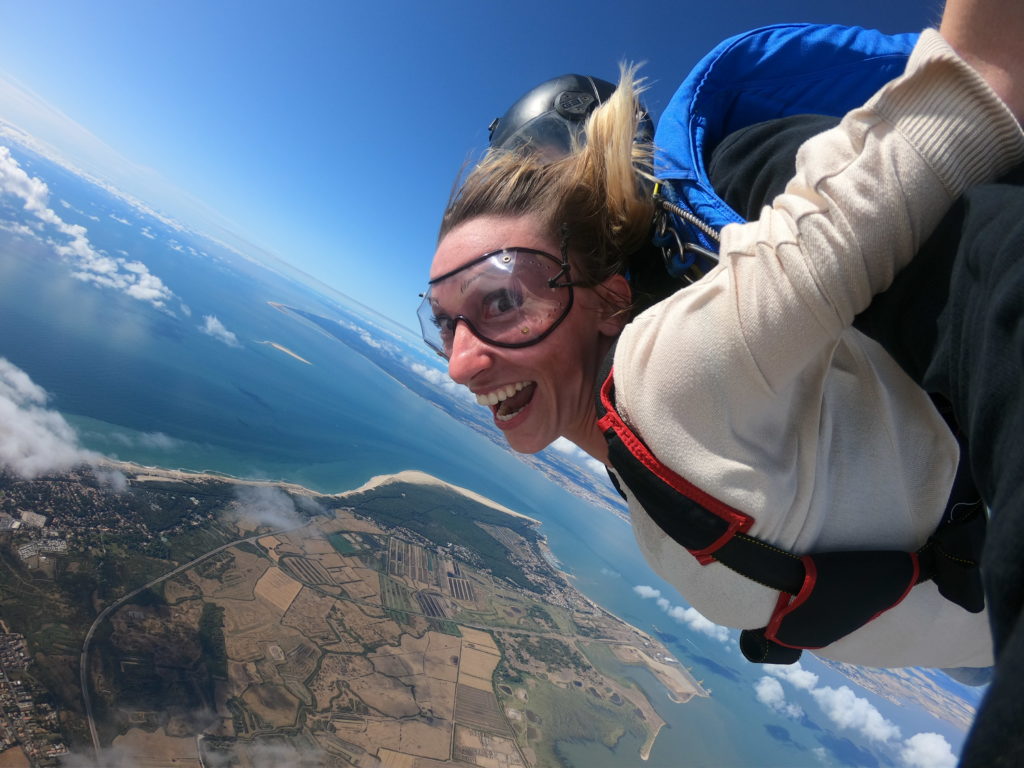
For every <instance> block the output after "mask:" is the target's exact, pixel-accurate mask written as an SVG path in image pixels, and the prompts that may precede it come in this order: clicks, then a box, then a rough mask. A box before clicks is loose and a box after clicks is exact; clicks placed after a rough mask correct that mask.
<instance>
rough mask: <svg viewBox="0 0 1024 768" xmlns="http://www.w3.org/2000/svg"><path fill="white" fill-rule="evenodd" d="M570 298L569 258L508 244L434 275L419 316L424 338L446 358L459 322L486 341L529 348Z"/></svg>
mask: <svg viewBox="0 0 1024 768" xmlns="http://www.w3.org/2000/svg"><path fill="white" fill-rule="evenodd" d="M572 298H573V296H572V286H571V284H570V283H569V279H568V264H567V263H566V262H565V261H563V260H561V259H558V258H556V257H555V256H552V255H551V254H549V253H545V252H544V251H537V250H534V249H532V248H506V249H504V250H501V251H494V252H492V253H486V254H484V255H483V256H481V257H480V258H479V259H476V260H474V261H471V262H470V263H469V264H466V265H465V266H463V267H460V268H459V269H457V270H454V271H452V272H449V273H448V274H445V275H442V276H441V277H438V278H435V279H434V280H431V281H430V287H429V288H428V290H427V292H426V293H425V294H424V296H423V302H422V303H421V304H420V307H419V310H418V311H417V315H418V316H419V321H420V330H421V332H422V333H423V340H424V341H426V342H427V345H428V346H429V347H430V348H431V349H433V350H434V351H435V352H437V353H438V354H439V355H441V356H442V357H444V358H446V359H447V358H448V357H449V356H451V353H452V344H453V342H454V339H455V329H456V326H457V325H458V323H459V322H460V321H461V322H464V323H465V324H466V325H467V326H468V327H469V329H470V331H471V332H472V333H473V334H474V335H475V336H476V337H477V338H479V339H481V340H482V341H485V342H487V343H488V344H493V345H494V346H497V347H526V346H529V345H530V344H536V343H537V342H538V341H540V340H541V339H543V338H544V337H545V336H547V335H548V334H549V333H551V331H553V330H554V329H555V327H556V326H557V325H558V323H560V322H561V321H562V320H563V319H564V318H565V316H566V315H567V314H568V313H569V309H570V308H571V307H572Z"/></svg>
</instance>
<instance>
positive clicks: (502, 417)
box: [494, 408, 523, 421]
mask: <svg viewBox="0 0 1024 768" xmlns="http://www.w3.org/2000/svg"><path fill="white" fill-rule="evenodd" d="M522 410H523V409H522V408H518V409H516V410H514V411H512V413H496V414H494V416H495V418H496V419H497V420H498V421H509V420H510V419H513V418H515V417H516V416H518V415H519V414H520V413H521V412H522Z"/></svg>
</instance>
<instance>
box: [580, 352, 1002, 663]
mask: <svg viewBox="0 0 1024 768" xmlns="http://www.w3.org/2000/svg"><path fill="white" fill-rule="evenodd" d="M610 360H611V356H609V358H608V361H606V365H608V366H610ZM612 374H613V371H612V370H611V368H610V367H609V368H608V371H607V375H606V376H605V377H604V378H603V383H602V385H601V388H600V390H599V393H598V398H597V408H598V416H599V418H598V425H599V426H600V428H601V430H602V431H603V432H604V435H605V439H606V440H607V442H608V450H609V460H610V462H611V464H612V466H613V467H614V469H615V472H616V473H618V474H619V475H620V477H621V478H622V480H623V481H624V482H625V483H626V485H627V487H628V488H629V489H630V492H631V493H632V494H633V495H634V496H635V497H636V499H637V501H638V502H639V503H640V505H641V506H642V507H643V508H644V510H645V511H646V512H647V514H648V515H650V517H651V519H653V520H654V522H655V523H656V524H657V525H658V526H659V527H660V528H661V529H662V530H663V531H664V532H665V533H666V534H667V535H668V536H670V537H671V538H672V539H673V540H674V541H676V542H677V543H678V544H680V545H681V546H682V547H684V548H685V549H687V550H688V551H689V552H690V554H691V555H693V556H694V557H695V558H696V559H697V561H698V562H699V563H700V564H701V565H707V564H709V563H712V562H719V563H721V564H722V565H725V566H726V567H728V568H730V569H731V570H733V571H735V572H737V573H739V574H740V575H741V576H743V577H745V578H748V579H751V580H753V581H756V582H758V583H759V584H762V585H764V586H766V587H769V588H770V589H774V590H776V591H778V592H779V599H778V602H777V603H776V606H775V610H774V612H773V614H772V618H771V620H770V621H769V623H768V625H767V626H765V627H762V628H760V629H755V630H744V631H743V632H742V633H741V637H740V648H741V650H742V651H743V653H744V655H745V656H746V657H747V658H748V659H749V660H750V661H756V662H767V663H773V664H790V663H793V662H795V661H796V660H797V659H798V658H799V657H800V654H801V651H802V649H813V648H822V647H824V646H826V645H829V644H831V643H833V642H835V641H836V640H839V639H840V638H842V637H845V636H846V635H848V634H850V633H851V632H854V631H856V630H857V629H859V628H860V627H862V626H864V625H865V624H867V623H868V622H869V621H871V620H873V619H874V618H876V617H877V616H879V615H880V614H882V613H884V612H885V611H887V610H889V609H890V608H892V607H894V606H896V605H898V604H899V603H900V601H902V600H903V598H904V597H906V596H907V594H909V592H910V590H911V589H912V588H913V587H914V586H915V585H916V584H919V583H920V582H922V581H925V580H928V579H935V580H936V582H937V584H938V586H939V589H940V591H941V592H942V594H943V595H944V596H945V597H946V598H947V599H949V600H951V601H953V602H956V603H957V604H959V605H961V606H962V607H963V608H965V609H966V610H969V611H972V612H978V611H980V610H982V608H983V607H984V598H983V596H982V592H981V583H980V575H979V572H978V567H977V559H978V557H977V555H978V553H979V551H980V542H981V541H982V540H983V537H984V525H985V516H984V511H983V509H982V508H981V505H980V503H976V504H975V505H973V507H971V508H970V510H971V511H970V514H966V513H967V508H966V507H964V508H962V509H961V513H964V514H958V515H956V517H957V523H956V524H955V525H943V526H941V527H940V528H939V530H938V531H937V532H936V534H935V535H934V536H932V537H931V538H930V539H929V541H928V543H927V544H926V545H925V546H924V547H923V548H922V549H921V550H919V551H918V552H900V551H892V550H890V551H880V550H869V551H864V550H859V551H844V552H815V553H812V554H807V555H796V554H793V553H792V552H788V551H786V550H783V549H780V548H778V547H776V546H773V545H771V544H769V543H767V542H765V541H762V540H761V539H758V538H756V537H754V536H750V535H749V534H748V533H747V531H748V530H749V529H750V527H751V526H752V525H753V523H754V518H752V517H751V516H750V515H747V514H745V513H743V512H740V511H739V510H736V509H734V508H732V507H730V506H728V505H726V504H724V503H723V502H721V501H720V500H718V499H716V498H714V497H713V496H711V495H709V494H707V493H705V492H704V491H702V490H701V489H700V488H697V487H696V486H694V485H693V484H692V483H690V482H688V481H687V480H686V479H685V478H683V477H682V476H680V475H679V474H678V473H676V472H674V471H673V470H672V469H670V468H669V467H666V466H665V465H664V464H662V463H661V462H660V461H659V460H658V459H657V457H655V456H654V454H653V453H651V451H650V450H649V449H648V448H647V446H646V445H645V444H644V443H643V441H642V440H641V439H640V438H639V437H638V436H637V435H636V434H635V433H634V432H633V431H632V430H631V429H630V428H629V426H628V425H627V424H626V423H625V422H624V421H623V420H622V418H621V417H620V416H619V414H618V412H617V411H616V409H615V404H614V399H615V385H614V378H613V375H612ZM616 487H618V484H617V483H616ZM954 489H956V486H955V487H954ZM619 492H620V493H622V490H621V488H620V489H619ZM956 498H957V496H956V493H954V494H952V495H951V502H950V503H951V504H954V505H957V506H960V503H959V502H958V501H956Z"/></svg>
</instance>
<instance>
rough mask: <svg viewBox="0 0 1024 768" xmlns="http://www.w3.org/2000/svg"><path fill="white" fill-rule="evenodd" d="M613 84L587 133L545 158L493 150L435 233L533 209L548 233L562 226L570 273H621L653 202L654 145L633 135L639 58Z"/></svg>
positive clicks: (590, 280)
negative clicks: (557, 155)
mask: <svg viewBox="0 0 1024 768" xmlns="http://www.w3.org/2000/svg"><path fill="white" fill-rule="evenodd" d="M619 70H620V71H619V84H618V87H617V88H616V89H615V92H614V93H613V94H612V95H611V97H609V98H608V100H607V101H605V102H604V103H603V104H601V105H600V106H599V107H597V109H595V110H594V111H593V112H592V113H591V114H590V116H589V118H588V119H587V122H586V127H585V137H586V138H585V141H584V142H583V143H578V142H577V143H575V145H574V147H573V149H572V152H571V153H570V154H569V155H568V156H566V157H563V158H560V159H557V160H554V161H551V160H545V158H544V157H543V155H542V154H541V153H538V152H535V151H531V149H530V147H529V146H527V147H525V148H522V149H519V150H492V151H490V152H488V154H487V155H486V156H485V157H484V159H483V160H482V161H481V162H480V164H479V165H477V166H476V167H475V168H474V169H473V170H472V171H471V172H470V173H469V175H468V176H467V177H466V179H465V181H464V182H463V183H462V185H461V186H460V187H459V188H458V189H457V190H456V191H455V192H454V193H453V195H452V197H451V199H450V200H449V202H448V206H447V208H446V209H445V213H444V217H443V219H442V220H441V231H440V234H439V235H438V240H439V241H440V240H441V239H443V238H444V236H445V235H447V234H448V233H449V232H450V231H451V230H453V229H454V228H455V227H457V226H459V225H460V224H462V223H463V222H466V221H470V220H472V219H475V218H478V217H480V216H508V217H518V216H526V215H531V216H535V217H537V219H538V220H539V221H540V222H541V223H542V225H543V226H544V227H546V229H547V230H548V233H549V234H551V235H553V236H554V235H557V234H558V233H559V232H560V231H562V228H563V227H564V228H565V232H566V233H567V236H568V244H569V247H570V249H571V250H572V251H573V254H574V259H573V271H574V275H573V280H574V282H577V283H579V284H583V285H597V284H598V283H600V282H601V281H603V280H605V279H606V278H608V277H610V276H612V275H614V274H616V273H623V272H625V270H626V269H627V268H628V266H629V257H630V256H631V255H632V254H634V253H636V252H637V251H639V250H641V249H642V248H643V247H644V245H645V244H646V243H647V242H648V240H649V233H650V227H651V221H652V219H653V216H654V203H653V200H652V198H651V194H650V187H649V183H648V182H649V181H653V178H654V177H653V173H652V170H651V163H652V154H653V150H652V147H651V145H650V143H644V142H635V141H634V138H635V137H636V135H637V126H638V124H639V122H640V119H641V117H642V116H643V112H642V108H641V106H640V102H639V95H640V93H641V92H642V91H643V81H642V80H640V79H637V77H636V71H637V65H625V64H623V65H621V66H620V68H619Z"/></svg>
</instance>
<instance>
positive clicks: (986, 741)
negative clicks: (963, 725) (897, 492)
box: [706, 115, 1024, 768]
mask: <svg viewBox="0 0 1024 768" xmlns="http://www.w3.org/2000/svg"><path fill="white" fill-rule="evenodd" d="M836 122H837V120H836V119H835V118H831V117H823V116H820V115H798V116H796V117H790V118H784V119H781V120H774V121H770V122H767V123H760V124H757V125H754V126H750V127H749V128H746V129H744V130H742V131H737V132H736V133H734V134H732V135H730V136H728V137H727V138H726V139H725V140H724V141H723V142H721V143H720V144H719V145H718V147H716V148H714V150H713V153H712V155H711V156H710V157H709V158H707V159H706V161H707V166H708V171H709V176H710V178H711V181H712V184H713V185H714V187H715V190H716V191H717V192H718V194H719V195H720V196H721V197H722V198H723V199H724V200H725V201H726V202H727V203H728V204H729V205H730V206H732V208H733V209H735V210H736V211H737V212H738V213H740V214H741V215H742V216H744V217H745V218H747V219H756V218H757V217H758V215H759V212H760V210H761V208H762V206H764V205H766V204H768V203H770V202H771V200H772V199H773V198H774V197H775V196H776V195H777V194H779V193H780V192H782V190H783V188H784V187H785V185H786V182H787V181H788V180H789V179H790V178H792V176H793V174H794V171H795V167H796V165H795V158H796V151H797V149H798V148H799V146H800V144H801V143H803V141H804V140H806V139H807V138H810V137H811V136H813V135H815V134H816V133H820V132H821V131H823V130H826V129H827V128H830V127H831V126H832V125H835V123H836ZM854 325H855V326H856V327H857V328H858V329H859V330H861V331H862V332H864V333H866V334H867V335H868V336H871V337H872V338H874V339H875V340H876V341H878V342H879V343H881V344H882V345H883V346H884V347H885V348H886V350H887V351H888V352H889V353H890V354H891V355H892V356H893V357H894V358H895V359H896V360H897V361H898V362H899V363H900V365H901V366H902V367H903V369H904V370H905V371H906V372H907V373H908V374H909V375H910V376H911V377H912V378H914V380H915V381H917V382H918V383H920V384H921V386H922V387H924V388H925V389H926V390H927V391H929V392H932V393H934V394H936V395H937V396H939V397H940V398H942V399H945V400H947V401H948V403H949V404H950V406H951V408H952V412H953V415H954V417H955V422H956V425H957V426H958V428H959V430H960V431H961V435H962V437H963V438H964V441H965V443H966V448H967V457H968V461H969V466H970V469H971V473H972V475H973V479H974V482H975V483H976V485H977V487H978V489H979V490H980V492H981V495H982V498H983V499H984V500H985V502H986V504H987V505H988V507H989V509H990V510H991V520H990V522H989V531H988V536H987V538H986V544H985V550H984V554H983V558H982V569H983V580H984V583H985V596H986V600H987V604H988V609H989V618H990V621H991V625H992V635H993V640H994V643H995V653H996V669H995V676H994V679H993V682H992V684H991V686H990V688H989V690H988V692H987V694H986V696H985V699H984V701H983V703H982V706H981V708H980V709H979V712H978V716H977V718H976V720H975V724H974V726H973V728H972V729H971V733H970V735H969V737H968V740H967V743H966V745H965V747H964V750H963V756H962V758H961V765H962V766H965V767H966V768H982V767H983V766H984V767H985V768H987V767H988V766H1018V765H1024V732H1022V731H1021V727H1020V726H1021V723H1024V166H1019V167H1017V168H1015V169H1014V170H1012V171H1011V172H1010V173H1008V174H1007V175H1006V176H1004V177H1003V178H1002V179H1000V180H998V181H997V182H993V183H990V184H983V185H980V186H977V187H975V188H973V189H971V190H969V191H968V192H967V193H966V194H965V195H964V196H963V197H962V198H961V199H960V200H959V201H957V203H956V204H955V205H954V206H953V208H952V209H951V210H950V212H949V213H948V214H947V215H946V217H945V218H944V219H943V221H942V223H941V224H940V226H939V228H938V229H937V230H936V232H935V233H934V234H933V235H932V236H931V237H930V238H929V239H928V240H927V241H926V243H925V244H924V245H923V246H922V248H921V250H920V251H919V252H918V254H917V255H916V256H915V257H914V260H913V261H912V262H911V263H910V265H909V266H907V267H906V268H905V269H904V270H903V271H902V272H900V274H899V275H897V277H896V280H895V281H894V282H893V285H892V286H891V287H890V288H889V289H888V290H887V291H885V292H884V293H882V294H879V295H878V296H876V297H875V299H874V301H873V302H872V304H871V306H870V307H869V308H868V309H867V310H865V311H864V312H863V313H861V314H860V315H859V316H858V317H857V318H856V320H855V322H854ZM864 481H865V482H870V481H871V479H870V478H864Z"/></svg>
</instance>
